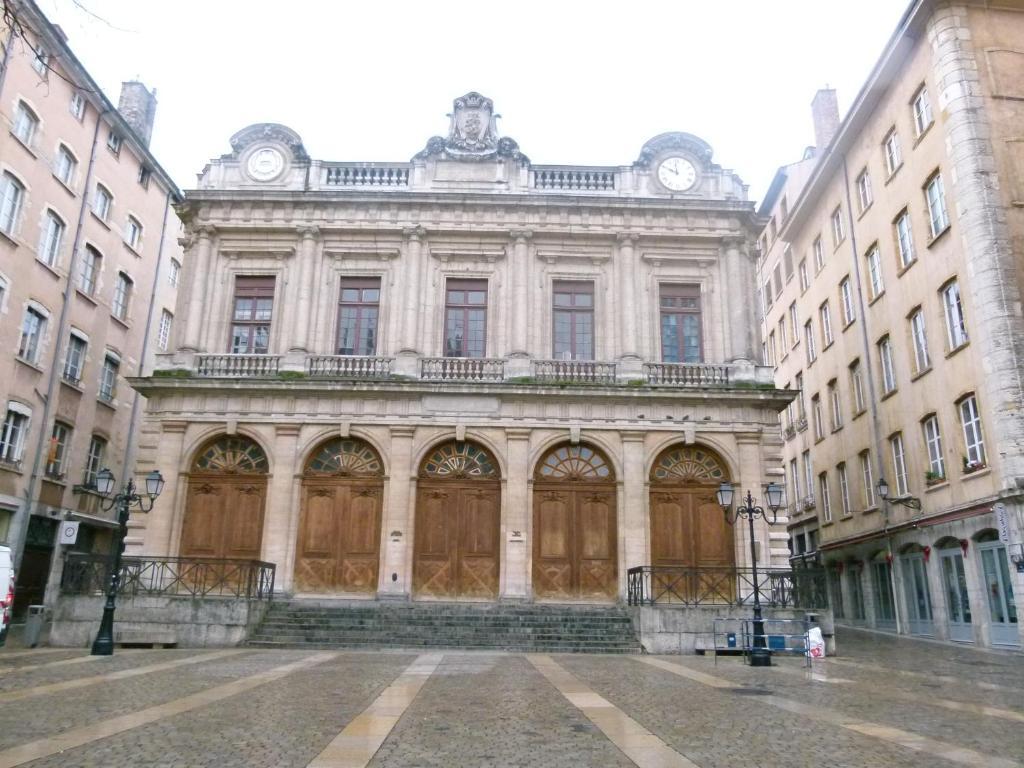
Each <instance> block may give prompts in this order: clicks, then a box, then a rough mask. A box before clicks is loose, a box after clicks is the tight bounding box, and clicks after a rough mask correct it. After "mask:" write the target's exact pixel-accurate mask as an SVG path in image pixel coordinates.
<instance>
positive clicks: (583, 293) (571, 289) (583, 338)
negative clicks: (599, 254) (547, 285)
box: [551, 280, 594, 360]
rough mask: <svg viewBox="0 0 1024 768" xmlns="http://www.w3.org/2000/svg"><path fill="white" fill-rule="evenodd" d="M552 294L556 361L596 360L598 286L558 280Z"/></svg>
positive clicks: (579, 281) (553, 341) (580, 281)
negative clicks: (595, 312)
mask: <svg viewBox="0 0 1024 768" xmlns="http://www.w3.org/2000/svg"><path fill="white" fill-rule="evenodd" d="M552 294H553V296H552V303H553V307H552V324H551V325H552V347H553V351H554V357H555V359H557V360H593V359H594V283H593V282H591V281H589V280H587V281H584V280H556V281H555V282H554V285H553V286H552Z"/></svg>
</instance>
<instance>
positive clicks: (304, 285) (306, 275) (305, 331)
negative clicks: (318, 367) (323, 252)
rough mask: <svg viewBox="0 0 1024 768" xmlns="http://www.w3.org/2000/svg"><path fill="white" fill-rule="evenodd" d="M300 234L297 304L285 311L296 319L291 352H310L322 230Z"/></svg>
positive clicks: (314, 229) (310, 228)
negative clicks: (318, 250)
mask: <svg viewBox="0 0 1024 768" xmlns="http://www.w3.org/2000/svg"><path fill="white" fill-rule="evenodd" d="M299 234H300V236H301V237H302V242H301V244H300V246H299V250H298V254H297V258H296V262H297V263H296V265H295V270H294V272H295V281H296V283H297V286H296V290H295V292H294V294H293V295H294V296H295V303H294V304H293V305H292V306H290V307H287V308H285V311H286V312H287V313H288V314H289V315H290V316H291V317H293V318H295V322H294V324H293V325H292V327H293V328H294V329H295V335H294V337H293V338H292V339H291V340H290V343H289V351H290V352H308V351H309V323H310V318H311V317H313V316H314V314H315V308H314V307H313V306H312V305H311V297H312V295H313V274H314V273H315V270H314V268H313V267H314V264H313V260H314V259H315V258H316V240H317V237H318V236H319V234H320V230H319V229H317V228H316V227H302V228H300V229H299ZM286 317H287V316H286Z"/></svg>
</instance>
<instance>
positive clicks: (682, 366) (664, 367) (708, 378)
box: [644, 363, 729, 387]
mask: <svg viewBox="0 0 1024 768" xmlns="http://www.w3.org/2000/svg"><path fill="white" fill-rule="evenodd" d="M644 375H645V376H646V377H647V383H648V384H670V385H672V386H674V387H678V386H684V387H687V386H689V387H694V386H698V387H699V386H707V385H709V384H728V383H729V366H727V365H705V364H703V363H644Z"/></svg>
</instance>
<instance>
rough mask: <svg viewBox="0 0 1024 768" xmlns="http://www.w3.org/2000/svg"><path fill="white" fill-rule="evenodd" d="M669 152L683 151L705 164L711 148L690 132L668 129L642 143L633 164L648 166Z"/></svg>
mask: <svg viewBox="0 0 1024 768" xmlns="http://www.w3.org/2000/svg"><path fill="white" fill-rule="evenodd" d="M671 152H683V153H685V154H688V155H691V156H692V157H694V158H695V159H697V160H699V161H701V162H702V163H704V164H705V165H710V164H711V155H712V153H713V150H712V149H711V145H710V144H708V143H707V142H706V141H704V139H700V138H698V137H696V136H694V135H693V134H692V133H682V132H680V131H670V132H669V133H662V134H659V135H657V136H655V137H654V138H653V139H650V140H649V141H648V142H647V143H646V144H644V146H643V149H641V150H640V156H639V157H638V158H637V159H636V160H635V161H634V163H633V165H634V166H635V167H639V168H649V167H650V165H651V163H652V161H654V160H656V159H657V158H659V157H661V156H663V155H666V154H669V153H671Z"/></svg>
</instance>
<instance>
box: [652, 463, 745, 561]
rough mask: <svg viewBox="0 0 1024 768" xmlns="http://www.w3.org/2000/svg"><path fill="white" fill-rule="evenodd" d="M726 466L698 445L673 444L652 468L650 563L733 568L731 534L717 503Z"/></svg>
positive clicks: (733, 557)
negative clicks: (716, 492) (718, 491)
mask: <svg viewBox="0 0 1024 768" xmlns="http://www.w3.org/2000/svg"><path fill="white" fill-rule="evenodd" d="M728 479H729V477H728V474H727V472H726V470H725V464H724V462H722V460H721V459H719V457H718V456H717V455H716V454H715V453H713V452H712V451H710V450H708V449H707V448H702V447H700V446H692V445H676V446H671V447H669V448H667V449H665V450H664V451H662V452H661V454H659V456H658V458H657V459H656V460H655V461H654V466H653V467H651V485H650V500H651V505H650V509H651V564H652V565H655V566H658V565H662V566H683V567H690V568H716V567H718V568H732V567H733V566H734V565H735V562H736V547H735V545H734V539H733V530H732V528H731V527H730V526H729V525H728V523H726V521H725V515H723V514H722V508H721V507H720V506H719V505H718V502H717V501H716V500H715V491H716V490H717V488H718V486H719V484H720V483H723V482H725V481H726V480H728Z"/></svg>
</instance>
